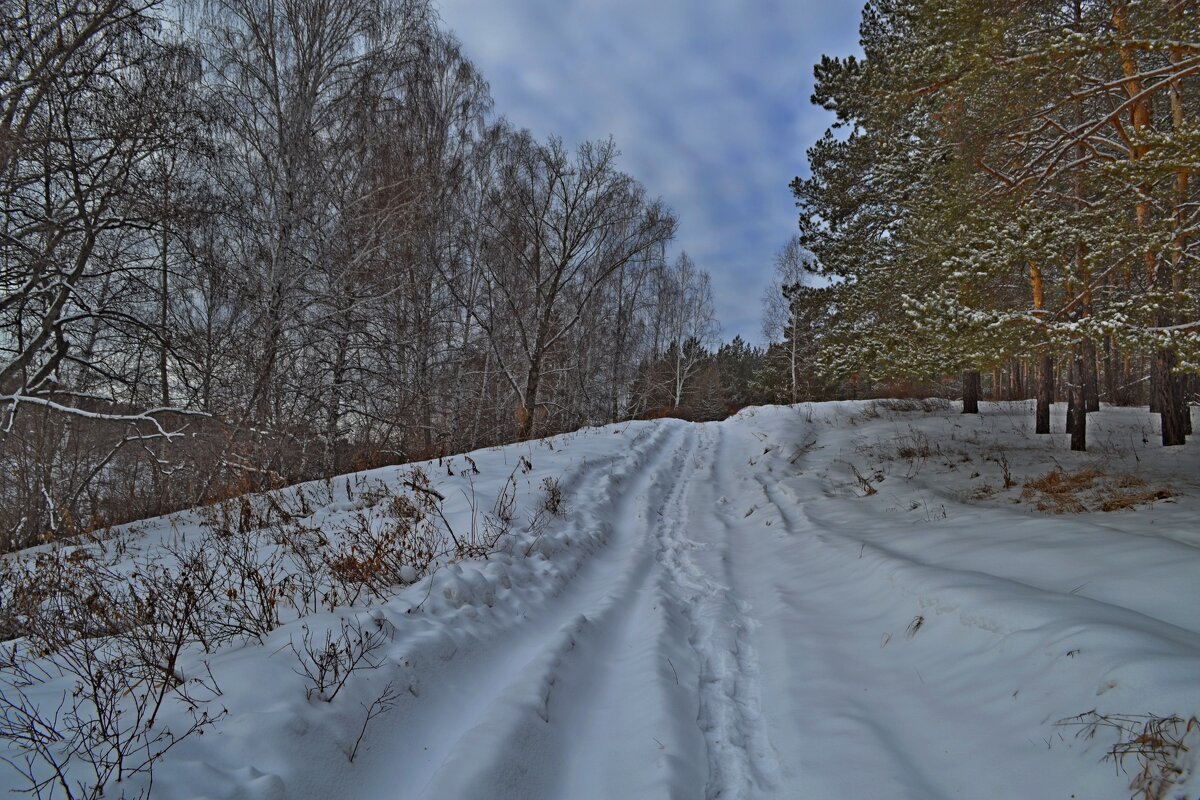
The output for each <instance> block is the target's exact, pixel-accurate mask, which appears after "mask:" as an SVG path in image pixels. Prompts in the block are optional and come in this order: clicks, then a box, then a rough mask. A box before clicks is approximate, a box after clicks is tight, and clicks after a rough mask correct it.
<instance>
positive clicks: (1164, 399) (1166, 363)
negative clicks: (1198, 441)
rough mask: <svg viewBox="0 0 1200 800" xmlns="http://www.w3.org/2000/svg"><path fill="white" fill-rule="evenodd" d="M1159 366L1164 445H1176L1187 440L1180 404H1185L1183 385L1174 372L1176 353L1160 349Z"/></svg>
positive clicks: (1156, 359) (1159, 394)
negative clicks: (1183, 401)
mask: <svg viewBox="0 0 1200 800" xmlns="http://www.w3.org/2000/svg"><path fill="white" fill-rule="evenodd" d="M1154 363H1155V364H1156V365H1157V367H1158V407H1159V418H1160V419H1161V420H1162V443H1163V447H1175V446H1178V445H1181V444H1184V443H1185V442H1186V434H1185V433H1184V420H1183V414H1182V413H1181V409H1180V406H1182V405H1183V403H1182V402H1181V401H1182V400H1183V392H1182V389H1183V386H1182V384H1181V382H1180V380H1179V378H1178V376H1176V375H1173V374H1172V370H1173V368H1174V366H1175V353H1174V352H1173V351H1171V350H1159V351H1158V352H1157V353H1156V354H1155V357H1154ZM1185 410H1186V409H1185Z"/></svg>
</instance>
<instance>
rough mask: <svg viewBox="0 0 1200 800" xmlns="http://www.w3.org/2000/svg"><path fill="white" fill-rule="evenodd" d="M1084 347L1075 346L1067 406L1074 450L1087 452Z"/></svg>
mask: <svg viewBox="0 0 1200 800" xmlns="http://www.w3.org/2000/svg"><path fill="white" fill-rule="evenodd" d="M1083 361H1084V358H1083V346H1082V345H1080V344H1077V345H1075V349H1074V352H1073V353H1072V358H1071V383H1070V391H1071V399H1070V402H1069V403H1068V404H1067V430H1068V431H1069V432H1070V434H1071V449H1072V450H1079V451H1083V450H1087V397H1086V395H1085V392H1084V373H1085V372H1086V368H1085V367H1084V363H1083Z"/></svg>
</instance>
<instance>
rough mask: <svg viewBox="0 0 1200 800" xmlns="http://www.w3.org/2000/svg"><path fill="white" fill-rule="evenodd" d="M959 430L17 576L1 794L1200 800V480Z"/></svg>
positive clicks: (258, 523)
mask: <svg viewBox="0 0 1200 800" xmlns="http://www.w3.org/2000/svg"><path fill="white" fill-rule="evenodd" d="M958 411H959V409H958V408H957V406H955V405H953V404H947V403H944V402H942V401H879V402H842V403H826V404H812V405H799V406H792V407H761V408H754V409H749V410H746V411H744V412H742V413H740V414H738V415H737V416H735V417H733V418H731V419H728V420H726V421H723V422H717V423H706V424H693V423H687V422H682V421H678V420H669V419H667V420H659V421H653V422H633V423H628V424H622V425H614V426H608V427H602V428H590V429H585V430H583V431H580V432H578V433H574V434H568V435H564V436H558V437H554V438H551V439H544V440H540V441H533V442H529V443H523V444H518V445H510V446H506V447H501V448H493V449H489V450H481V451H477V452H474V453H471V454H469V455H462V456H456V457H451V458H446V459H442V460H438V461H431V462H427V463H424V464H420V465H417V466H415V467H414V466H407V467H395V468H386V469H379V470H374V471H371V472H366V473H358V474H354V475H349V476H344V477H341V478H337V479H334V480H332V481H328V482H323V483H317V484H305V485H300V486H297V487H292V488H290V489H285V490H282V491H279V492H275V493H272V494H265V495H256V496H252V497H247V498H235V499H233V500H229V501H226V502H225V503H222V504H218V505H215V506H211V507H208V508H204V509H197V510H194V511H190V512H184V513H180V514H176V515H172V516H169V517H163V518H159V519H155V520H150V521H148V522H145V523H142V524H138V525H134V526H130V527H126V528H121V529H117V530H114V531H111V532H109V534H107V535H106V536H104V537H97V538H96V540H95V541H93V542H91V543H87V544H82V545H78V546H72V547H60V548H58V549H55V550H48V549H43V550H32V551H25V552H22V553H18V554H16V555H15V556H11V557H9V558H8V559H7V560H6V561H5V562H4V565H3V576H2V577H3V581H4V583H3V589H2V590H0V599H2V601H3V604H4V605H3V609H2V611H0V634H3V636H2V638H3V639H4V640H5V643H4V644H3V646H2V653H3V655H2V657H0V698H2V699H0V789H13V790H16V791H29V790H31V789H32V790H33V791H34V793H35V794H38V793H40V796H43V797H51V796H53V797H77V798H78V797H90V796H98V795H96V794H95V791H96V787H97V786H99V785H101V784H106V785H107V789H106V791H105V793H104V794H103V796H104V797H120V796H122V795H123V794H124V796H128V797H136V796H138V795H139V794H140V793H143V792H149V791H151V790H152V791H153V796H154V797H156V798H171V799H172V800H174V799H178V800H183V799H184V798H245V799H246V800H251V799H253V800H259V799H260V798H261V799H263V800H265V799H266V798H284V797H286V798H313V799H314V800H315V799H317V798H321V799H324V798H332V797H345V798H431V799H432V798H439V799H441V798H522V799H528V800H532V799H533V798H573V799H580V800H582V799H584V798H652V797H674V798H700V797H706V798H718V797H719V798H722V799H723V800H725V799H726V798H797V797H804V798H835V797H847V798H850V797H853V798H860V797H862V798H866V797H878V798H914V800H916V799H917V798H920V799H921V800H933V799H934V798H947V799H950V798H1063V800H1066V799H1067V798H1073V797H1074V798H1089V800H1104V799H1106V798H1111V799H1112V800H1120V799H1121V798H1126V797H1130V796H1131V795H1135V796H1138V797H1170V798H1180V799H1182V798H1195V797H1196V796H1197V793H1198V792H1200V779H1197V778H1196V777H1195V774H1194V770H1195V769H1196V757H1195V753H1196V750H1197V748H1196V746H1197V745H1200V723H1197V717H1198V716H1200V616H1198V615H1197V612H1196V609H1197V608H1200V526H1198V525H1197V519H1200V515H1198V511H1200V501H1198V499H1197V498H1198V497H1200V469H1198V468H1200V455H1198V452H1200V451H1197V450H1196V448H1195V447H1192V446H1187V447H1175V448H1163V447H1161V446H1160V445H1159V443H1158V439H1157V437H1156V436H1155V431H1154V430H1153V429H1152V425H1153V424H1157V417H1155V418H1151V417H1149V416H1148V415H1147V414H1145V412H1144V411H1139V410H1135V409H1115V408H1105V409H1104V410H1102V411H1101V412H1098V413H1096V414H1093V415H1091V417H1090V421H1089V425H1090V426H1092V427H1091V431H1090V437H1091V442H1092V450H1091V452H1088V453H1078V452H1071V451H1070V450H1069V449H1068V447H1067V443H1066V441H1065V439H1064V437H1063V436H1061V435H1053V436H1041V437H1035V436H1033V435H1032V424H1033V415H1032V413H1031V412H1032V406H1030V405H1027V404H1024V403H1013V404H984V406H983V414H982V415H979V416H969V415H960V414H959V413H958ZM1188 748H1190V749H1188Z"/></svg>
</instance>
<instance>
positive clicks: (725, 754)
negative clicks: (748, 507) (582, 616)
mask: <svg viewBox="0 0 1200 800" xmlns="http://www.w3.org/2000/svg"><path fill="white" fill-rule="evenodd" d="M702 430H703V433H704V437H705V440H706V441H705V443H704V446H703V447H702V448H701V449H700V451H699V452H698V453H696V454H695V456H694V458H695V459H696V464H695V468H694V469H693V472H700V470H701V469H702V468H703V467H704V466H705V464H704V463H703V462H704V460H705V459H707V460H708V462H709V465H711V466H710V469H709V470H708V472H707V475H708V476H709V479H708V480H706V481H701V482H698V483H696V484H694V488H695V490H696V491H693V492H692V494H691V497H690V499H691V500H692V502H691V504H690V505H691V507H692V508H695V509H696V510H697V511H699V512H702V514H697V515H694V516H693V515H689V514H688V513H687V510H686V509H685V508H684V507H680V508H678V509H676V510H675V514H674V522H673V523H668V524H666V525H664V527H663V528H662V529H661V532H660V535H659V537H658V538H659V541H658V544H659V562H660V563H661V564H662V565H663V567H664V568H665V577H666V580H667V583H666V584H665V588H666V590H667V591H668V592H670V593H672V594H674V595H675V597H676V598H677V599H678V602H679V604H680V605H681V607H682V608H683V609H685V615H686V617H687V619H688V620H689V622H690V624H691V632H690V635H689V637H688V642H689V644H690V646H691V648H692V650H693V651H694V653H695V658H696V660H697V664H698V668H699V690H698V691H699V698H698V699H699V714H698V719H697V723H698V724H699V726H700V729H701V731H702V732H703V734H704V738H705V743H706V748H707V756H708V781H707V783H706V785H705V788H704V796H705V798H706V799H707V800H715V799H716V798H721V800H728V799H729V798H753V797H760V796H762V795H763V794H764V793H768V792H770V791H771V790H772V789H775V788H777V787H778V785H779V766H778V760H777V758H776V755H775V751H774V748H773V747H772V746H771V743H770V740H769V737H768V735H767V730H766V726H765V722H764V719H763V715H762V703H761V689H760V683H759V666H758V658H757V655H756V653H755V650H754V647H753V644H752V642H751V631H752V628H753V626H754V622H753V621H752V620H751V618H750V616H749V611H750V609H749V606H748V605H747V604H746V603H745V602H744V601H743V600H741V599H740V598H739V597H738V596H737V594H736V588H735V586H734V584H733V581H732V573H731V572H730V566H729V553H728V549H729V548H730V547H731V542H730V539H731V535H732V533H733V532H734V530H735V525H734V524H733V523H732V522H731V520H730V519H729V516H728V510H727V509H725V508H723V507H722V505H721V503H720V501H718V500H717V498H716V493H715V489H716V487H717V486H723V485H725V484H723V483H721V476H720V474H719V468H720V465H721V463H722V459H723V456H722V454H721V447H720V442H721V432H722V431H723V430H724V426H722V425H721V424H720V423H715V424H711V425H706V426H704V427H703V429H702ZM714 439H715V440H716V441H714ZM710 508H711V509H712V511H710V510H709V509H710ZM713 511H715V514H713V513H712V512H713ZM713 519H715V520H716V521H717V522H718V528H719V530H718V531H716V532H714V533H715V534H716V536H717V537H718V538H719V539H720V545H721V551H720V553H719V554H718V555H719V556H720V561H721V571H722V577H723V578H724V579H725V583H724V584H722V583H719V582H717V581H716V580H714V579H713V577H712V576H711V575H710V574H709V573H708V572H707V571H706V570H705V569H703V568H702V567H700V566H699V565H698V564H697V563H696V561H695V560H694V559H693V558H692V556H691V552H692V551H695V550H704V549H708V548H707V547H706V545H703V544H700V543H698V542H696V541H694V540H693V539H691V538H689V537H688V536H686V535H685V534H684V531H685V529H686V528H687V526H688V524H689V523H691V524H692V525H695V527H696V528H697V530H701V529H704V528H711V521H712V520H713ZM710 532H712V531H710Z"/></svg>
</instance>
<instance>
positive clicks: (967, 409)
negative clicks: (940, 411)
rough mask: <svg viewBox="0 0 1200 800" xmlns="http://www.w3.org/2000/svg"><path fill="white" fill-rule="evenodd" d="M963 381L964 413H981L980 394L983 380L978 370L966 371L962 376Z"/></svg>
mask: <svg viewBox="0 0 1200 800" xmlns="http://www.w3.org/2000/svg"><path fill="white" fill-rule="evenodd" d="M962 383H963V410H962V413H964V414H978V413H979V394H980V388H981V386H982V383H983V380H982V378H981V377H980V375H979V373H978V372H977V371H971V372H964V373H963V376H962Z"/></svg>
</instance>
